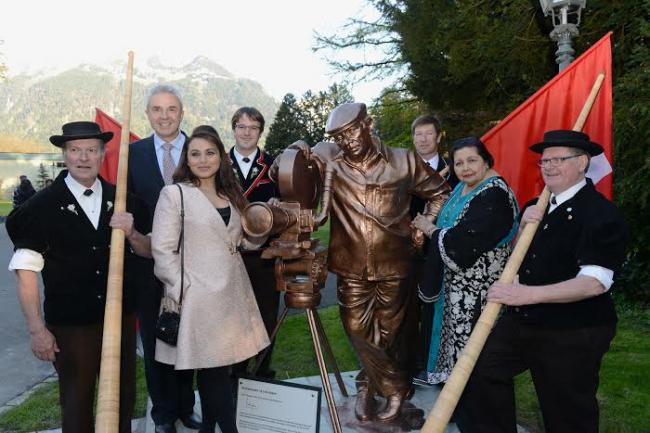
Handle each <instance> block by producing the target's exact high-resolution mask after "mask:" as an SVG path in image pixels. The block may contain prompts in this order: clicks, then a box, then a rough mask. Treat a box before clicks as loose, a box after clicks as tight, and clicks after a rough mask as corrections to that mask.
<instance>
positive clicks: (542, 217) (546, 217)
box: [457, 130, 628, 433]
mask: <svg viewBox="0 0 650 433" xmlns="http://www.w3.org/2000/svg"><path fill="white" fill-rule="evenodd" d="M530 148H531V150H532V151H534V152H537V153H540V154H541V159H540V160H539V166H540V167H541V171H542V177H543V178H544V182H545V183H546V186H547V187H548V189H549V190H550V191H551V199H550V204H549V206H548V209H546V210H545V211H542V212H540V211H539V210H538V209H537V207H535V206H531V205H532V204H534V203H535V202H536V200H533V202H531V203H529V204H528V207H527V208H526V209H525V211H524V213H523V215H522V222H523V223H529V222H532V221H540V225H539V228H538V230H537V233H536V234H535V237H534V238H533V241H532V243H531V245H530V248H529V250H528V253H527V254H526V256H525V258H524V261H523V263H522V265H521V268H520V270H519V280H518V281H515V282H514V283H512V284H505V283H495V284H494V285H493V286H492V287H491V288H490V289H489V291H488V300H489V301H492V302H498V303H500V304H504V305H505V306H506V307H505V312H504V314H503V315H502V316H501V318H500V319H499V321H498V323H497V325H496V326H495V328H494V330H493V331H492V334H491V335H490V337H489V338H488V340H487V343H486V346H485V348H484V350H483V353H482V354H481V356H480V358H479V360H478V363H477V365H476V368H475V370H474V373H473V374H472V377H471V378H470V381H469V383H468V384H467V388H466V390H465V394H464V395H463V398H462V400H461V405H460V407H459V411H458V417H457V422H458V425H459V427H460V429H461V431H463V432H467V433H484V432H485V433H487V432H490V433H495V432H503V433H506V432H507V433H515V432H516V431H517V428H516V424H515V402H514V390H513V377H514V376H515V375H517V374H519V373H521V372H524V371H526V370H530V373H531V375H532V378H533V382H534V383H535V389H536V391H537V395H538V398H539V402H540V406H541V410H542V415H543V417H544V426H545V428H546V431H547V432H571V433H597V432H598V402H597V400H596V391H597V389H598V374H599V369H600V363H601V360H602V358H603V356H604V354H605V353H606V352H607V350H608V349H609V344H610V342H611V340H612V338H613V337H614V334H615V331H616V312H615V310H614V305H613V302H612V298H611V295H610V291H609V289H610V287H611V286H612V283H613V281H614V274H615V273H616V272H617V271H618V270H619V269H620V267H621V264H622V263H623V260H624V258H625V245H626V242H627V238H628V229H627V226H626V224H625V221H624V220H623V217H622V216H621V213H620V212H619V211H618V209H617V208H616V206H614V204H612V203H611V202H610V201H609V200H607V199H606V198H605V197H604V196H602V195H601V194H600V193H598V192H597V191H596V190H595V188H594V186H593V184H592V182H591V180H589V179H588V178H586V177H585V173H586V171H587V168H588V166H589V161H590V158H591V157H592V156H595V155H598V154H600V153H602V151H603V150H602V147H601V146H600V145H598V144H596V143H593V142H591V141H590V139H589V136H588V135H587V134H583V133H581V132H575V131H566V130H557V131H549V132H547V133H545V134H544V140H543V141H542V142H541V143H537V144H534V145H532V146H531V147H530Z"/></svg>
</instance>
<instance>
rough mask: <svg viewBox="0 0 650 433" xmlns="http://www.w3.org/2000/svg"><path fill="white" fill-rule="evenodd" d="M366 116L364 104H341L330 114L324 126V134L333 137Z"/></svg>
mask: <svg viewBox="0 0 650 433" xmlns="http://www.w3.org/2000/svg"><path fill="white" fill-rule="evenodd" d="M367 116H368V112H367V110H366V104H364V103H362V102H350V103H346V104H341V105H339V106H338V107H336V108H335V109H334V110H332V112H331V113H330V115H329V117H328V118H327V124H326V125H325V132H326V133H327V134H330V135H333V134H336V133H337V132H340V131H343V130H344V129H346V128H347V127H348V126H350V125H352V124H353V123H354V122H356V121H357V120H363V119H365V118H366V117H367Z"/></svg>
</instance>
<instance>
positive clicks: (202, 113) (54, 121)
mask: <svg viewBox="0 0 650 433" xmlns="http://www.w3.org/2000/svg"><path fill="white" fill-rule="evenodd" d="M125 75H126V65H125V64H124V63H120V62H113V63H112V64H109V65H107V66H97V65H90V64H83V65H80V66H78V67H76V68H73V69H68V70H65V71H61V72H59V71H42V72H39V73H33V74H29V75H25V74H23V75H17V76H15V77H10V78H8V79H6V80H5V81H3V82H0V143H2V142H11V141H12V140H15V141H16V142H31V143H34V145H33V146H30V151H35V150H37V151H42V152H53V151H56V149H55V148H54V147H53V146H52V145H51V144H50V143H49V141H48V138H49V136H50V135H53V134H58V133H60V132H61V125H62V124H64V123H66V122H69V121H73V120H94V118H95V107H98V108H100V109H101V110H103V111H104V112H106V113H107V114H109V115H111V116H113V117H115V118H116V119H118V121H119V120H120V119H122V113H121V111H122V105H123V100H124V79H125V78H124V77H125ZM158 83H170V84H174V85H176V86H177V87H178V88H179V89H180V90H181V92H182V93H183V103H184V109H185V117H184V120H183V124H182V128H183V130H184V131H186V132H188V133H189V132H191V130H192V128H194V127H195V126H197V125H200V124H210V125H212V126H214V127H215V128H217V130H218V131H219V133H220V135H221V138H222V139H223V141H224V143H225V144H226V146H227V147H230V146H232V145H233V144H234V142H233V139H232V133H231V127H230V119H231V117H232V114H233V113H234V112H235V110H237V108H239V107H241V106H244V105H248V106H254V107H256V108H258V109H259V110H260V111H261V112H262V114H263V115H264V117H265V119H266V122H267V125H268V126H270V125H271V123H272V122H273V117H274V116H275V112H276V111H277V109H278V103H277V102H276V101H275V100H274V99H273V98H272V97H271V96H270V95H268V94H267V93H266V92H265V91H264V89H263V88H262V86H261V85H260V84H259V83H257V82H255V81H253V80H249V79H246V78H238V77H235V76H234V75H233V74H231V73H230V72H229V71H228V70H226V69H225V68H223V67H222V66H220V65H218V64H217V63H215V62H213V61H212V60H210V59H208V58H207V57H203V56H199V57H197V58H195V59H194V60H193V61H192V62H190V63H188V64H186V65H184V66H181V67H174V66H167V65H163V64H162V63H161V62H160V61H159V60H158V59H156V58H152V59H149V60H148V61H147V62H146V63H144V64H141V65H139V64H137V63H136V64H135V66H134V73H133V93H132V108H131V130H132V131H133V132H134V133H136V134H137V135H140V136H142V137H144V136H147V135H150V134H151V133H152V131H151V127H150V126H149V122H148V121H147V118H146V116H145V114H144V104H145V97H146V92H147V90H148V89H149V88H150V87H151V86H153V85H155V84H158ZM268 126H267V128H268ZM1 151H3V149H2V148H0V152H1ZM4 151H7V150H4ZM11 151H15V149H12V150H11Z"/></svg>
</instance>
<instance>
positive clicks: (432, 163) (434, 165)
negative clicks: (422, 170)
mask: <svg viewBox="0 0 650 433" xmlns="http://www.w3.org/2000/svg"><path fill="white" fill-rule="evenodd" d="M439 160H440V155H438V154H437V153H436V154H435V155H433V156H432V157H431V158H429V159H428V160H425V161H424V162H428V163H429V165H430V166H431V168H433V169H434V170H436V169H437V168H438V161H439Z"/></svg>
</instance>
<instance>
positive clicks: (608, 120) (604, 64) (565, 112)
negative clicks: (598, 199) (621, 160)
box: [482, 32, 612, 205]
mask: <svg viewBox="0 0 650 433" xmlns="http://www.w3.org/2000/svg"><path fill="white" fill-rule="evenodd" d="M610 37H611V32H610V33H607V34H606V35H605V36H604V37H603V38H602V39H600V40H599V41H598V42H596V44H594V45H593V46H592V47H591V48H589V49H588V50H587V51H586V52H585V53H584V54H583V55H581V56H580V57H578V58H577V59H576V60H575V61H574V62H573V63H571V65H569V67H567V68H566V69H565V70H564V71H562V72H561V73H560V74H558V75H556V76H555V77H554V78H553V79H552V80H551V81H549V82H548V83H546V85H545V86H544V87H542V88H541V89H539V90H538V91H537V92H536V93H535V94H534V95H532V96H531V97H530V98H528V99H527V100H526V102H524V103H523V104H521V105H520V106H519V107H517V108H516V109H515V110H514V111H513V112H512V113H510V114H509V115H508V116H507V117H506V118H505V119H503V120H502V121H501V122H499V124H498V125H496V126H495V127H494V128H492V129H491V130H489V131H488V132H487V133H486V134H485V135H484V136H483V137H482V140H483V142H484V143H485V145H486V146H487V147H488V149H489V150H490V152H491V153H492V155H493V156H494V159H495V169H496V171H498V172H499V174H501V176H503V177H504V178H505V179H506V181H507V182H508V184H509V185H510V187H511V188H512V189H513V190H514V192H515V194H516V195H517V200H519V204H520V205H522V204H524V203H526V202H527V201H528V200H530V199H532V198H533V197H535V196H537V195H539V193H540V191H541V190H542V188H543V187H544V181H543V180H542V176H541V174H540V169H539V167H538V166H537V160H538V159H539V154H537V153H534V152H532V151H531V150H529V149H528V147H529V146H530V145H531V144H534V143H537V142H540V141H542V136H543V135H544V132H545V131H548V130H552V129H572V128H573V125H574V123H575V121H576V120H577V119H578V115H579V113H580V110H582V107H583V105H584V104H585V102H586V101H587V97H588V95H589V93H590V92H591V88H592V86H593V84H594V82H595V81H596V77H597V76H598V74H599V73H601V72H604V73H605V80H604V81H603V85H602V87H601V88H600V92H599V93H598V96H597V98H596V100H595V101H594V105H593V107H592V109H591V112H590V113H589V117H588V118H587V121H586V122H585V125H584V128H583V129H582V130H583V132H585V133H587V134H589V137H590V138H591V140H592V141H595V142H596V143H599V144H601V145H602V146H603V148H604V149H605V152H604V154H603V155H600V156H599V157H594V158H592V159H591V164H590V167H589V172H588V173H587V176H588V177H590V178H591V179H592V180H593V182H594V184H595V185H596V189H597V190H598V191H600V192H601V193H603V194H604V195H605V196H606V197H608V198H609V199H610V200H611V199H612V175H611V173H612V168H611V161H612V50H611V42H610Z"/></svg>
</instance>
